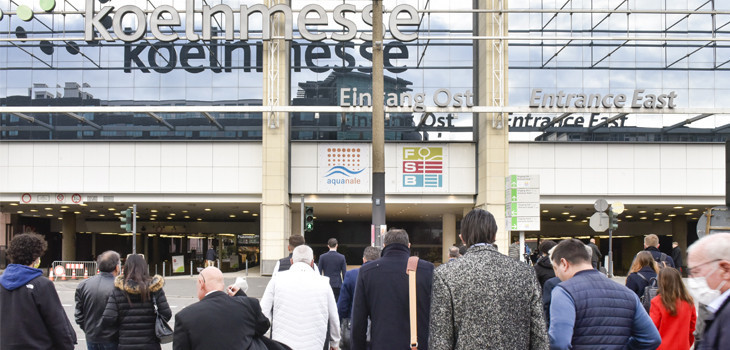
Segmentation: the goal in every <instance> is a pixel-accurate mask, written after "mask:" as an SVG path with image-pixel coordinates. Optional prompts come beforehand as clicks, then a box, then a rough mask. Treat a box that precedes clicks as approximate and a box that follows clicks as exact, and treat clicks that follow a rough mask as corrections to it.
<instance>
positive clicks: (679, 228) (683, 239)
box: [670, 215, 687, 267]
mask: <svg viewBox="0 0 730 350" xmlns="http://www.w3.org/2000/svg"><path fill="white" fill-rule="evenodd" d="M672 241H674V242H677V243H679V249H681V250H682V265H683V266H687V218H686V216H684V215H681V216H675V217H673V218H672ZM670 256H671V254H670ZM677 267H679V266H677Z"/></svg>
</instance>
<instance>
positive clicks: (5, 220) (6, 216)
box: [0, 213, 12, 246]
mask: <svg viewBox="0 0 730 350" xmlns="http://www.w3.org/2000/svg"><path fill="white" fill-rule="evenodd" d="M6 225H12V223H11V221H10V213H0V229H1V230H2V232H0V245H4V246H7V245H8V243H10V242H8V239H10V237H11V235H12V232H10V234H8V235H6V233H7V232H5V230H6V227H8V226H6ZM11 227H12V226H11ZM6 236H7V237H6Z"/></svg>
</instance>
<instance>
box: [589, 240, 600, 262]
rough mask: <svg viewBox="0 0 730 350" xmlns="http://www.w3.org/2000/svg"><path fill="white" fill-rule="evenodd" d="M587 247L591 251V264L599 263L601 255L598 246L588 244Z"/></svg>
mask: <svg viewBox="0 0 730 350" xmlns="http://www.w3.org/2000/svg"><path fill="white" fill-rule="evenodd" d="M588 246H589V247H591V250H592V251H593V253H592V254H591V262H599V261H601V258H602V257H603V255H602V254H601V250H600V249H598V246H597V245H595V244H593V243H588Z"/></svg>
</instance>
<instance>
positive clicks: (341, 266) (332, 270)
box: [319, 250, 347, 288]
mask: <svg viewBox="0 0 730 350" xmlns="http://www.w3.org/2000/svg"><path fill="white" fill-rule="evenodd" d="M319 271H320V273H321V274H322V275H324V276H327V277H329V278H330V287H332V288H340V287H342V281H343V280H344V278H345V273H347V263H345V256H344V255H342V254H340V253H338V252H335V251H332V250H330V251H328V252H327V253H324V254H322V255H320V256H319Z"/></svg>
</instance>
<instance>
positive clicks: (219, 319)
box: [173, 292, 269, 350]
mask: <svg viewBox="0 0 730 350" xmlns="http://www.w3.org/2000/svg"><path fill="white" fill-rule="evenodd" d="M239 295H240V296H238V295H237V296H234V297H230V296H228V295H227V294H225V293H223V292H213V293H210V294H208V295H206V296H205V298H203V300H201V301H199V302H197V303H195V304H192V305H190V306H188V307H186V308H184V309H183V310H182V311H180V312H178V313H177V314H175V336H174V340H173V349H175V350H188V349H198V350H208V349H248V348H249V346H251V342H252V341H253V338H254V337H256V336H259V337H260V336H262V335H263V334H264V333H266V331H267V330H268V329H269V320H268V319H267V318H266V317H265V316H264V314H263V313H261V306H259V301H258V300H256V299H254V298H249V297H246V295H245V294H243V293H242V292H239Z"/></svg>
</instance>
